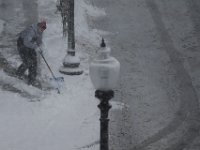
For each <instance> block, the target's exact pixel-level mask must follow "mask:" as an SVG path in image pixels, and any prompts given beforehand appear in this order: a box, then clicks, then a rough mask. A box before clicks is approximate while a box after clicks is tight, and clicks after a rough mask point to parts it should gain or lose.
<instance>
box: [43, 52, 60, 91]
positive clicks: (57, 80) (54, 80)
mask: <svg viewBox="0 0 200 150" xmlns="http://www.w3.org/2000/svg"><path fill="white" fill-rule="evenodd" d="M40 55H41V56H42V58H43V60H44V62H45V63H46V65H47V67H48V69H49V71H50V72H51V75H52V77H53V78H50V81H53V82H55V83H56V86H57V87H56V89H57V91H58V94H60V90H59V87H60V84H59V83H60V82H64V77H55V75H54V73H53V71H52V70H51V68H50V66H49V64H48V63H47V61H46V59H45V58H44V55H43V54H42V53H40Z"/></svg>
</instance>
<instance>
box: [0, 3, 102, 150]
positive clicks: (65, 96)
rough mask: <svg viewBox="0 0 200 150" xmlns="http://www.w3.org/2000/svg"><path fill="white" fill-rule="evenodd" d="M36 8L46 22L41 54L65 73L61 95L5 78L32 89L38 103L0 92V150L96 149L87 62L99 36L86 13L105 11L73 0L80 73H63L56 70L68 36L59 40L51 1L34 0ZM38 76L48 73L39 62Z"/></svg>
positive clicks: (57, 19) (94, 108)
mask: <svg viewBox="0 0 200 150" xmlns="http://www.w3.org/2000/svg"><path fill="white" fill-rule="evenodd" d="M38 6H39V7H38V11H39V17H40V18H45V19H46V20H47V30H46V31H45V34H44V44H45V52H44V55H45V57H46V59H47V61H48V62H49V64H50V66H51V67H52V70H53V72H54V73H55V75H56V76H64V78H65V84H64V85H63V87H62V89H61V94H57V92H56V91H50V92H48V93H42V92H41V93H40V92H37V90H35V89H33V88H31V87H27V86H26V85H24V84H20V83H14V81H13V82H12V81H10V82H11V83H12V84H16V85H17V86H18V87H20V86H21V88H22V89H26V90H28V91H32V94H35V95H38V96H39V97H40V101H35V102H30V100H29V99H27V98H25V97H21V96H20V95H19V94H18V93H12V92H9V91H0V97H1V99H0V107H1V108H0V118H1V119H0V133H1V134H0V149H2V150H66V149H67V150H75V149H90V150H95V149H98V146H99V144H98V141H99V110H98V108H97V105H98V103H99V102H98V100H97V99H95V98H94V88H93V86H92V84H91V81H90V78H89V71H88V66H89V62H90V59H91V57H93V55H94V54H95V49H97V48H98V45H99V42H100V37H99V35H98V32H97V31H95V32H94V31H93V30H90V29H89V28H88V25H87V17H86V16H87V15H90V16H91V14H93V15H92V16H93V17H98V15H104V12H103V11H102V10H99V9H97V8H93V7H92V6H91V5H89V4H87V3H86V2H85V1H83V0H75V17H76V18H75V29H76V54H77V55H78V56H80V58H81V67H83V69H84V73H83V74H82V75H79V76H65V75H63V74H60V73H59V71H58V70H59V67H60V66H62V60H63V58H64V56H65V55H66V50H67V40H66V39H63V38H62V25H61V17H60V14H56V13H55V11H56V0H39V2H38ZM93 48H94V49H93ZM11 61H13V60H11ZM17 63H19V62H14V63H13V64H17ZM0 74H1V80H4V81H5V80H6V79H7V78H6V75H5V74H4V73H3V71H1V72H0ZM42 76H43V77H50V76H51V74H50V73H49V71H48V68H47V67H46V66H45V64H44V63H43V64H42ZM7 80H10V79H7ZM42 94H43V95H42Z"/></svg>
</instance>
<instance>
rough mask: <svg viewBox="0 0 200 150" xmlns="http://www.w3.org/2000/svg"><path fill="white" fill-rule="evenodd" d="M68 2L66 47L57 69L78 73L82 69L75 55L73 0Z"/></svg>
mask: <svg viewBox="0 0 200 150" xmlns="http://www.w3.org/2000/svg"><path fill="white" fill-rule="evenodd" d="M65 1H67V0H65ZM68 3H69V14H68V15H69V18H68V49H67V54H66V56H65V58H64V60H63V66H62V67H60V70H59V71H60V72H61V73H63V74H66V75H80V74H82V73H83V70H82V69H81V68H80V58H79V57H78V56H76V55H75V54H76V53H75V30H74V0H69V1H68Z"/></svg>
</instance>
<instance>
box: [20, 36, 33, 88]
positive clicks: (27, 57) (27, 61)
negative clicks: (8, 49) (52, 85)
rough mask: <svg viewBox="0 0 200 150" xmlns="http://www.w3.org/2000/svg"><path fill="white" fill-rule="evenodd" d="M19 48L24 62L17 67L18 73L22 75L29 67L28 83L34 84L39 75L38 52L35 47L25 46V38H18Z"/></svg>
mask: <svg viewBox="0 0 200 150" xmlns="http://www.w3.org/2000/svg"><path fill="white" fill-rule="evenodd" d="M17 49H18V52H19V55H20V57H21V59H22V64H21V65H20V66H19V68H18V69H17V75H18V76H19V77H22V76H23V75H24V73H25V71H26V70H27V69H28V83H29V84H34V82H35V80H36V75H37V54H36V52H35V50H34V49H31V48H28V47H26V46H24V44H23V40H22V39H21V38H19V39H18V40H17Z"/></svg>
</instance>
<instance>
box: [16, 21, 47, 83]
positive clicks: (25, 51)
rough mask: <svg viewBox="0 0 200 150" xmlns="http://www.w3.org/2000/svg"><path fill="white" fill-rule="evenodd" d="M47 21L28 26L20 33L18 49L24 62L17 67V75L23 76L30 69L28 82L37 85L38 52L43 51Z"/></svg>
mask: <svg viewBox="0 0 200 150" xmlns="http://www.w3.org/2000/svg"><path fill="white" fill-rule="evenodd" d="M46 27H47V26H46V21H41V22H38V23H36V24H33V25H31V26H29V27H27V28H26V29H25V30H23V31H22V32H21V33H20V34H19V38H18V40H17V49H18V52H19V55H20V57H21V59H22V64H21V65H20V66H19V67H18V69H17V72H16V74H17V76H18V77H19V78H22V76H24V73H25V72H26V70H27V69H28V84H29V85H33V86H37V84H39V83H38V82H36V76H37V67H38V62H37V57H38V56H37V53H42V51H41V48H40V46H41V45H42V34H43V32H44V30H45V29H46Z"/></svg>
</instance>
